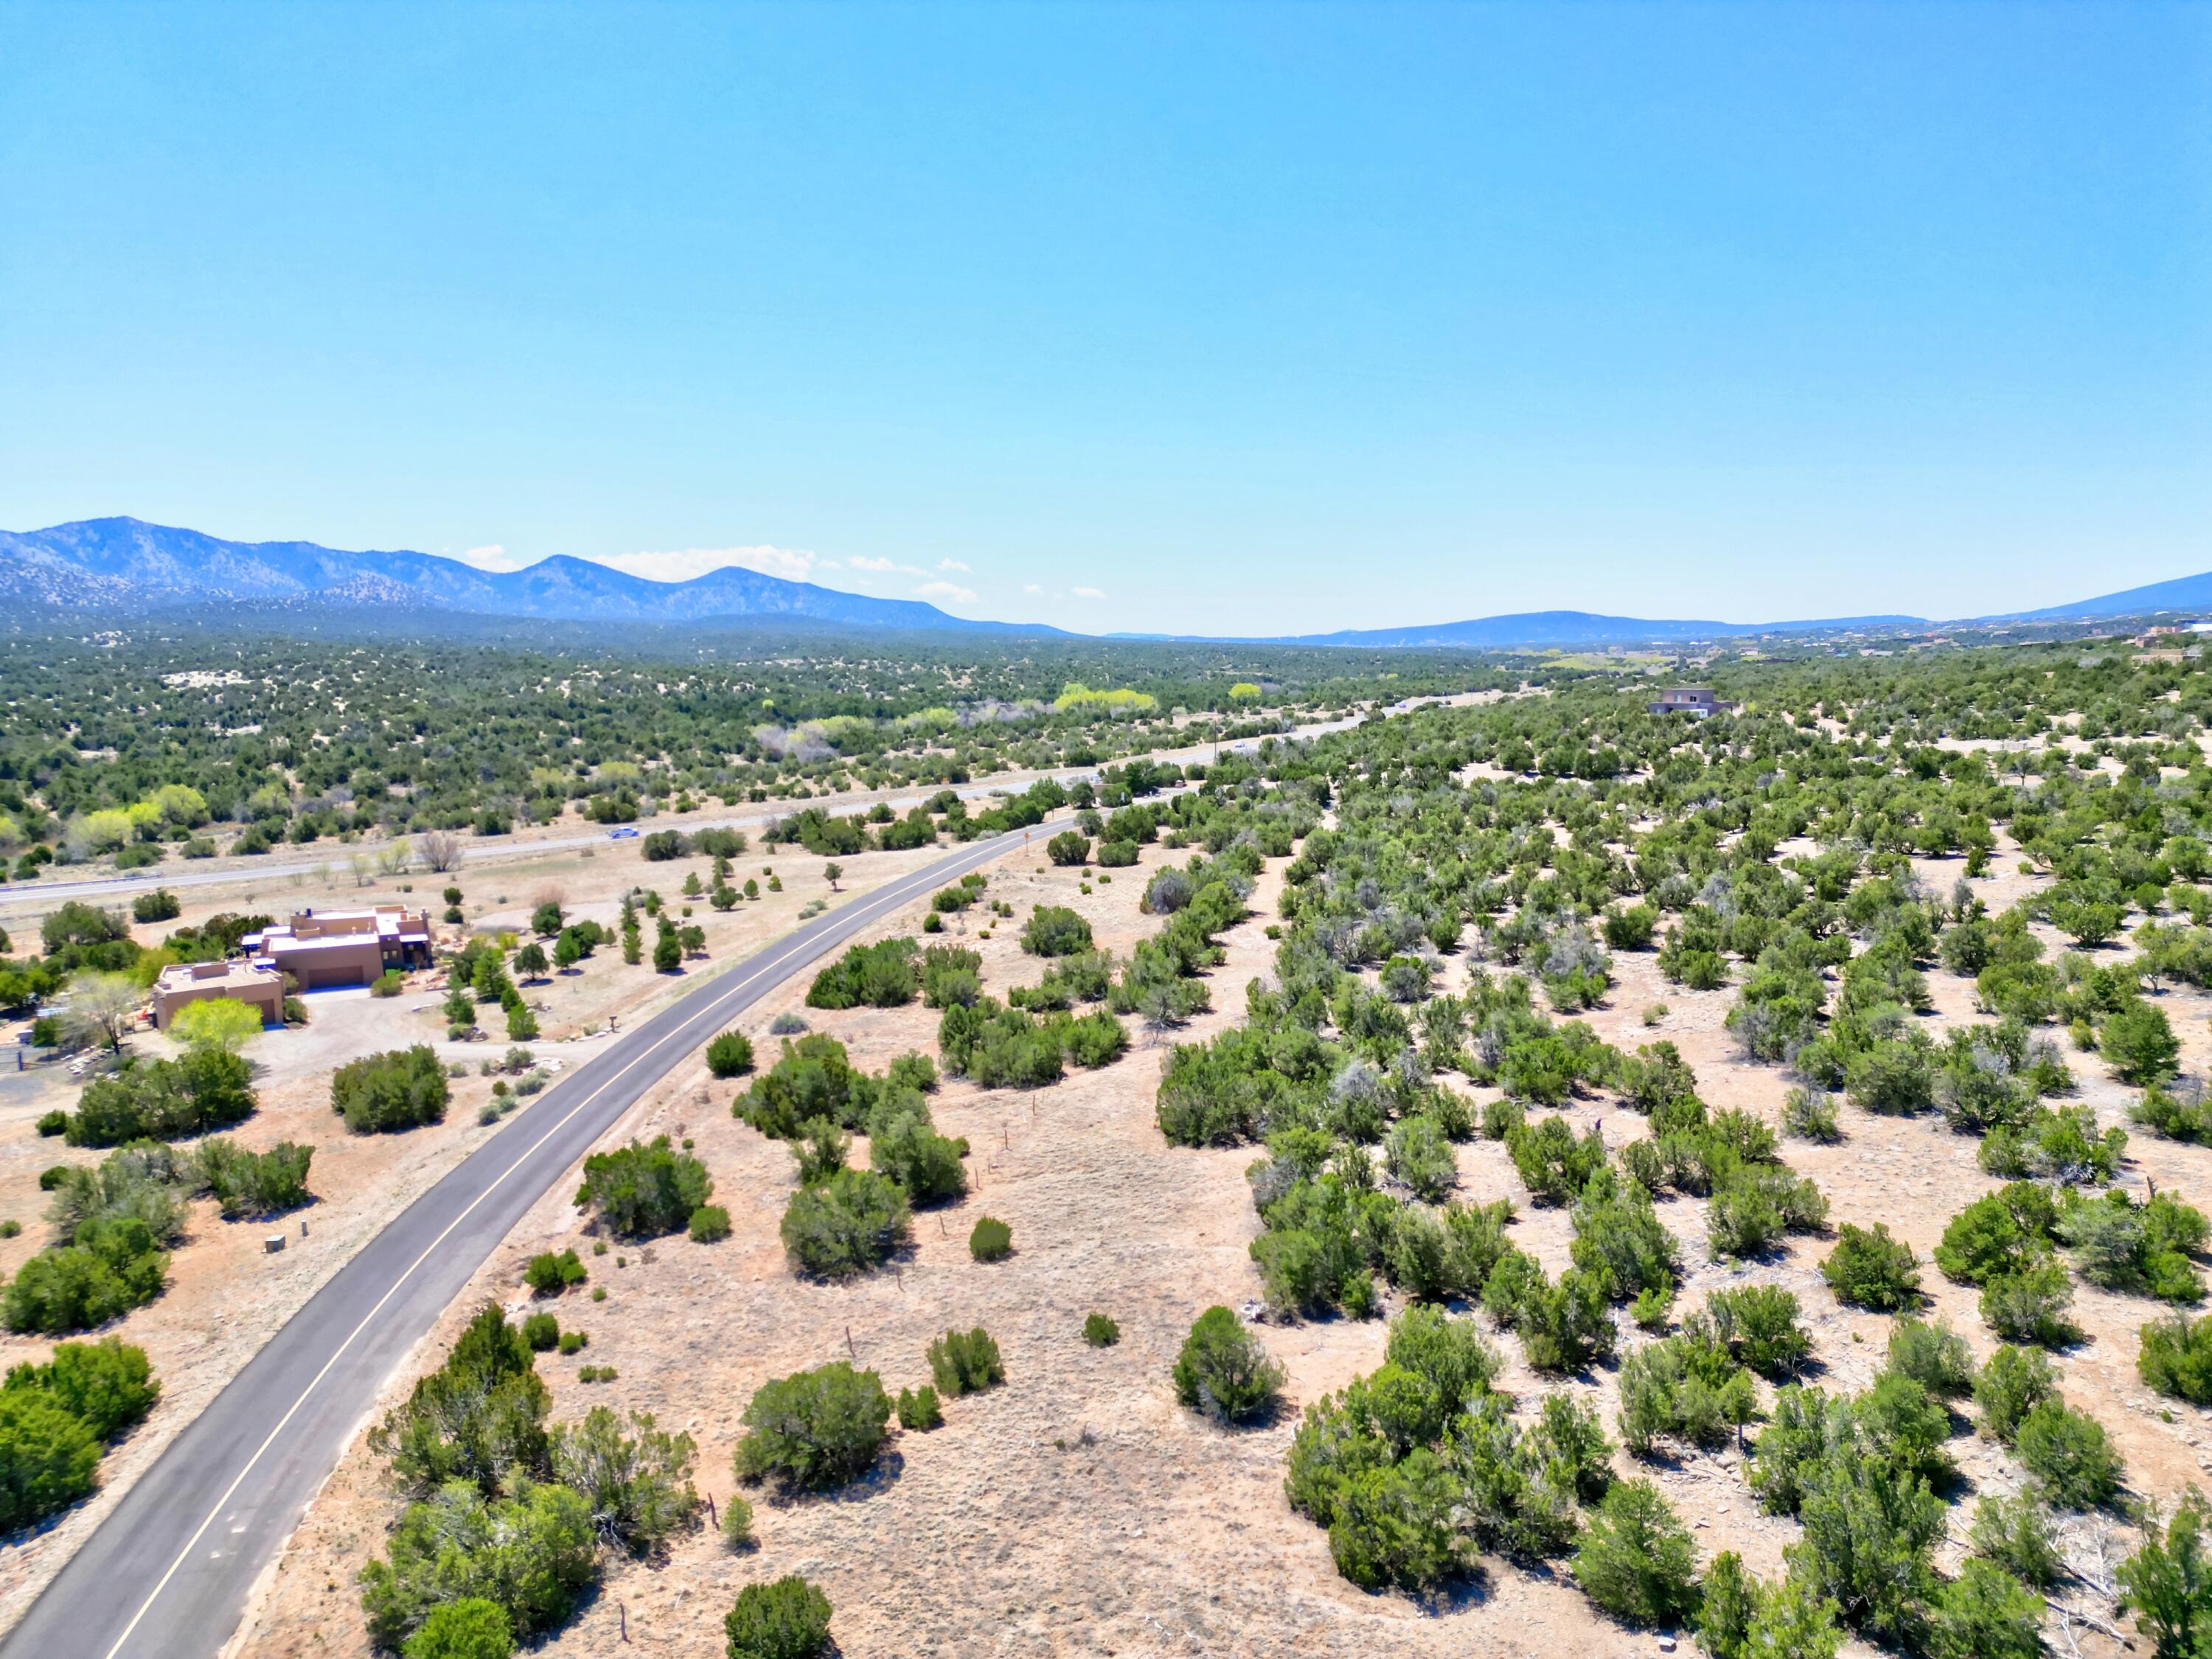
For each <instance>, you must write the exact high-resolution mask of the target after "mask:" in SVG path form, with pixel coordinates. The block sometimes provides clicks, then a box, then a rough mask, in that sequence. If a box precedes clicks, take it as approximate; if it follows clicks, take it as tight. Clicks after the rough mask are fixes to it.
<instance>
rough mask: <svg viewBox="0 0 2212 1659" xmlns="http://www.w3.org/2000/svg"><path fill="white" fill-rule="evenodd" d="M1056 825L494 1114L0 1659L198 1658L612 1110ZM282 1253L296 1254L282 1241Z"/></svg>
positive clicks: (855, 913)
mask: <svg viewBox="0 0 2212 1659" xmlns="http://www.w3.org/2000/svg"><path fill="white" fill-rule="evenodd" d="M1059 827H1060V826H1059V825H1057V824H1047V825H1042V826H1039V827H1036V828H1034V829H1025V830H1018V831H1014V832H1012V833H1010V834H1007V835H1004V836H997V837H995V838H994V839H992V840H988V841H981V842H975V843H973V844H972V845H970V846H968V847H964V848H961V849H959V850H958V851H957V852H955V853H952V854H949V855H948V856H946V857H945V858H943V859H939V860H937V862H935V863H934V864H932V865H929V866H927V867H926V868H924V869H921V870H919V871H916V872H915V873H914V874H912V875H909V876H906V877H902V878H900V879H899V880H897V881H895V882H893V883H891V884H890V885H888V886H886V887H883V888H880V889H878V890H876V891H875V892H872V893H870V894H868V895H866V896H865V897H861V898H857V899H854V900H853V901H852V902H848V903H847V904H844V905H842V906H840V907H839V908H836V909H834V910H831V911H830V912H829V914H827V915H823V916H821V917H819V918H817V920H815V921H811V922H809V923H807V924H806V925H805V927H801V928H799V930H798V931H797V932H796V933H791V934H789V935H787V936H786V937H785V938H784V939H781V940H779V941H778V942H777V943H775V944H774V945H769V947H768V948H766V949H765V950H763V951H760V952H759V953H758V954H757V955H755V956H753V957H749V958H747V959H746V960H745V961H744V962H743V963H739V964H738V966H737V967H735V968H734V969H731V970H730V971H728V972H726V973H724V974H721V975H717V976H716V977H715V978H714V979H711V980H708V981H706V982H705V983H704V984H702V985H701V986H700V987H698V988H697V989H696V990H695V991H692V992H690V993H689V994H686V995H685V996H684V997H682V998H681V999H680V1000H678V1001H677V1002H675V1003H674V1004H672V1005H671V1006H669V1007H667V1008H665V1009H664V1010H663V1011H662V1012H659V1013H658V1014H656V1015H654V1016H653V1018H650V1019H648V1020H647V1022H646V1023H645V1024H642V1025H641V1026H639V1027H638V1028H637V1029H636V1030H634V1031H630V1032H628V1033H626V1034H624V1035H623V1036H620V1037H619V1038H617V1041H616V1042H614V1043H613V1044H612V1045H611V1047H610V1048H608V1049H607V1050H606V1051H605V1053H603V1054H598V1055H596V1056H594V1057H593V1058H592V1060H589V1061H588V1062H586V1064H584V1065H583V1066H579V1067H578V1068H577V1069H576V1071H575V1072H574V1073H572V1074H570V1075H568V1076H566V1077H564V1078H562V1079H561V1080H560V1081H559V1082H557V1083H556V1084H554V1085H552V1086H551V1087H550V1088H549V1089H547V1090H546V1091H544V1093H543V1094H541V1095H539V1096H538V1097H537V1098H536V1099H535V1100H534V1101H533V1102H532V1103H531V1104H530V1105H529V1106H527V1107H526V1108H525V1109H523V1110H521V1111H520V1112H518V1113H516V1114H515V1115H514V1116H513V1117H512V1118H510V1119H508V1120H507V1125H506V1127H503V1128H502V1129H501V1130H500V1131H499V1132H498V1133H496V1134H495V1135H494V1136H493V1137H492V1138H491V1139H489V1141H487V1142H486V1143H485V1144H484V1145H483V1146H480V1147H478V1148H477V1150H476V1151H475V1152H472V1153H471V1154H470V1155H469V1157H468V1158H466V1159H465V1160H464V1161H463V1162H462V1163H461V1164H460V1165H459V1167H458V1168H456V1169H455V1170H453V1172H452V1173H451V1174H449V1175H447V1176H446V1177H445V1178H444V1179H443V1180H442V1181H441V1182H438V1183H437V1184H436V1185H435V1186H434V1187H432V1188H430V1190H429V1191H428V1192H426V1193H425V1194H422V1197H420V1198H418V1199H416V1200H415V1202H414V1203H413V1204H411V1205H410V1206H408V1207H407V1209H406V1210H405V1211H404V1212H402V1213H401V1214H400V1215H399V1217H398V1218H397V1219H395V1220H394V1221H393V1222H392V1224H391V1225H389V1226H387V1227H386V1228H385V1230H384V1231H382V1232H380V1233H379V1234H378V1235H377V1236H376V1237H374V1239H372V1240H371V1241H370V1242H369V1243H368V1245H367V1246H366V1247H365V1248H364V1249H362V1251H361V1252H360V1254H358V1255H356V1256H355V1257H354V1258H353V1260H352V1261H349V1262H348V1263H346V1265H345V1266H344V1267H342V1268H340V1269H339V1270H338V1272H337V1274H336V1275H335V1276H334V1277H332V1278H331V1280H330V1282H329V1283H328V1284H326V1285H324V1286H323V1288H322V1289H321V1290H320V1291H317V1292H316V1293H315V1295H314V1296H313V1297H312V1298H310V1299H309V1301H308V1302H307V1305H306V1306H305V1307H303V1308H301V1310H300V1311H299V1312H298V1313H296V1314H295V1315H294V1316H292V1318H291V1319H290V1320H289V1322H287V1323H286V1324H285V1325H284V1327H283V1328H282V1329H281V1330H279V1331H278V1332H277V1333H276V1336H275V1337H273V1338H272V1339H271V1340H270V1342H269V1344H268V1346H266V1347H264V1348H263V1349H262V1351H261V1352H259V1353H258V1354H257V1355H255V1356H254V1358H253V1359H252V1361H251V1362H250V1363H249V1364H247V1365H246V1369H245V1370H242V1371H240V1373H239V1374H238V1376H236V1377H234V1379H232V1381H231V1383H230V1386H229V1387H228V1388H226V1389H224V1390H223V1391H222V1393H221V1394H219V1395H216V1398H215V1400H214V1401H213V1402H212V1403H211V1404H210V1406H209V1407H207V1409H206V1410H205V1411H204V1412H202V1413H200V1415H199V1417H198V1418H197V1419H195V1420H194V1421H193V1422H192V1423H191V1425H189V1426H188V1427H186V1428H185V1431H184V1432H183V1433H181V1434H179V1436H178V1437H176V1439H175V1440H173V1441H172V1442H171V1443H170V1444H169V1446H168V1449H167V1450H165V1451H164V1452H163V1453H162V1454H161V1457H160V1458H159V1459H158V1460H157V1461H156V1462H155V1465H154V1467H153V1468H150V1469H149V1470H148V1471H147V1472H146V1473H145V1474H144V1475H143V1476H142V1477H141V1478H140V1480H138V1482H137V1485H136V1486H133V1487H132V1488H131V1491H130V1492H127V1493H126V1494H125V1496H124V1498H123V1501H122V1502H121V1503H120V1504H117V1506H116V1507H115V1510H114V1511H113V1512H112V1514H110V1515H109V1516H108V1517H107V1519H106V1521H104V1522H101V1523H100V1526H99V1527H98V1528H96V1529H95V1530H94V1533H93V1534H92V1536H91V1537H90V1538H89V1539H88V1540H87V1541H85V1543H84V1545H83V1547H82V1548H80V1549H79V1550H78V1551H77V1553H76V1556H75V1557H74V1558H72V1559H71V1560H70V1563H69V1565H67V1566H65V1567H64V1568H63V1570H62V1571H61V1573H60V1574H59V1575H58V1577H56V1578H55V1579H54V1581H53V1583H51V1584H50V1585H48V1586H47V1588H46V1592H45V1594H43V1595H40V1597H39V1599H38V1601H36V1602H35V1603H34V1604H33V1606H32V1607H31V1610H30V1612H29V1613H27V1614H26V1615H25V1617H24V1619H23V1620H22V1622H21V1624H19V1625H18V1626H16V1627H15V1630H14V1631H13V1632H10V1633H9V1636H8V1638H7V1640H6V1642H5V1643H4V1644H0V1659H125V1656H129V1659H157V1656H158V1659H185V1656H197V1655H205V1656H210V1659H211V1656H213V1655H215V1654H216V1652H217V1651H218V1650H220V1649H221V1648H222V1645H223V1644H224V1643H225V1642H226V1641H228V1639H229V1638H230V1637H231V1635H232V1632H233V1631H234V1627H235V1626H236V1625H237V1623H238V1620H239V1616H240V1611H241V1609H242V1607H243V1606H244V1604H245V1601H246V1595H247V1593H248V1591H249V1590H250V1589H252V1585H253V1583H254V1581H255V1579H256V1578H257V1577H258V1576H259V1574H260V1573H261V1571H262V1570H263V1568H264V1567H265V1566H266V1565H268V1563H269V1561H270V1559H271V1558H273V1557H274V1556H275V1554H276V1552H277V1551H278V1549H279V1548H281V1547H283V1543H284V1541H285V1540H286V1539H287V1538H289V1536H290V1535H291V1533H292V1530H293V1528H295V1527H296V1526H297V1525H298V1524H299V1521H300V1517H301V1513H302V1512H303V1511H304V1510H306V1508H307V1503H308V1501H309V1500H310V1499H311V1498H313V1496H314V1494H315V1493H316V1492H317V1491H318V1490H319V1489H320V1487H321V1486H322V1484H323V1482H324V1481H325V1480H326V1479H328V1478H329V1475H330V1473H331V1470H332V1469H333V1468H336V1467H337V1461H338V1458H339V1456H340V1455H342V1454H343V1451H344V1449H345V1448H346V1445H347V1443H348V1442H349V1440H350V1439H351V1437H352V1436H353V1434H354V1432H355V1431H356V1428H357V1427H358V1426H359V1425H361V1423H362V1420H363V1419H364V1417H365V1416H366V1414H367V1413H368V1411H369V1409H370V1407H372V1406H373V1404H374V1401H375V1400H376V1397H377V1395H378V1394H379V1393H380V1391H381V1390H382V1389H383V1387H384V1385H385V1383H386V1380H387V1379H388V1378H389V1377H390V1376H392V1372H393V1371H394V1370H396V1369H397V1368H398V1365H399V1364H400V1363H401V1362H402V1361H403V1360H404V1358H406V1356H407V1353H408V1352H409V1350H410V1349H411V1348H413V1347H414V1346H415V1345H416V1342H417V1341H419V1340H421V1339H422V1335H423V1334H424V1333H425V1332H427V1331H428V1330H429V1328H431V1326H432V1325H433V1324H434V1323H435V1322H436V1320H437V1318H438V1316H439V1315H440V1314H441V1313H442V1312H443V1311H444V1310H445V1309H446V1308H447V1306H448V1305H449V1304H451V1303H452V1302H453V1298H454V1297H457V1296H459V1294H460V1293H461V1291H462V1290H463V1289H464V1288H465V1286H466V1285H467V1283H468V1281H469V1279H470V1276H471V1274H473V1273H475V1272H476V1270H477V1267H480V1266H481V1265H483V1261H484V1260H485V1258H486V1257H487V1256H489V1255H490V1253H491V1251H492V1249H493V1248H494V1247H495V1246H496V1245H497V1244H498V1243H499V1242H500V1240H501V1239H502V1238H504V1237H506V1236H507V1233H508V1232H509V1231H511V1230H512V1229H513V1227H514V1225H515V1224H516V1223H517V1222H519V1221H520V1219H521V1218H522V1216H523V1214H524V1212H526V1211H527V1210H528V1209H529V1208H530V1206H532V1204H534V1203H536V1202H537V1201H538V1198H539V1197H540V1196H541V1195H542V1194H544V1192H545V1191H546V1189H547V1188H549V1187H550V1186H551V1185H552V1183H553V1182H555V1181H556V1180H557V1179H559V1178H560V1177H561V1176H562V1175H563V1174H564V1173H566V1172H567V1170H568V1169H569V1168H570V1166H571V1165H573V1164H574V1163H575V1162H576V1161H577V1159H579V1158H581V1157H582V1156H583V1154H584V1152H586V1150H587V1149H589V1148H590V1147H591V1146H592V1143H594V1142H595V1141H597V1140H598V1139H599V1137H600V1136H602V1135H603V1134H605V1133H606V1132H607V1130H608V1128H609V1127H611V1125H612V1124H613V1123H614V1122H615V1121H616V1120H617V1118H618V1117H620V1116H621V1115H622V1114H623V1112H624V1111H625V1110H627V1109H629V1106H630V1105H631V1103H634V1102H635V1100H636V1099H637V1098H638V1097H640V1096H641V1095H642V1094H643V1093H644V1092H645V1091H647V1089H649V1088H651V1087H652V1086H653V1084H654V1083H656V1082H658V1081H659V1079H661V1078H662V1077H663V1076H665V1074H666V1073H668V1072H669V1071H671V1069H672V1068H674V1067H675V1066H678V1064H680V1063H681V1062H682V1061H683V1060H684V1058H685V1057H686V1056H687V1055H689V1054H692V1053H694V1052H695V1051H696V1050H697V1049H698V1048H700V1046H701V1045H702V1044H703V1043H704V1042H706V1041H707V1039H708V1037H709V1036H713V1035H714V1033H715V1032H716V1031H718V1030H721V1029H722V1027H724V1026H725V1025H726V1024H729V1022H730V1021H731V1020H732V1018H735V1017H736V1016H737V1015H738V1013H739V1012H742V1011H743V1010H744V1009H745V1008H747V1007H749V1006H751V1004H752V1003H754V1002H755V1001H757V1000H758V999H759V998H761V997H762V996H763V995H764V994H767V993H768V992H769V991H772V990H774V989H775V987H777V986H779V985H781V984H782V983H783V982H784V981H786V980H787V979H789V978H790V977H791V976H792V975H793V974H796V973H799V972H801V971H802V970H804V969H805V968H807V967H808V966H809V965H810V964H811V963H813V962H814V961H816V960H817V958H819V957H822V956H823V955H824V954H825V953H826V952H828V951H832V950H835V949H836V947H838V946H839V945H842V944H844V943H845V942H846V941H847V940H848V939H850V938H851V937H852V936H853V935H854V934H855V933H859V932H860V931H861V930H862V929H863V928H865V927H869V926H870V925H872V923H874V922H876V921H880V920H881V919H882V918H883V917H884V916H885V915H889V914H890V912H892V911H894V910H896V909H897V908H900V907H901V906H902V905H905V904H908V903H911V902H914V901H915V899H917V898H920V897H921V896H923V895H925V894H927V893H929V892H931V891H933V890H935V889H937V888H939V887H941V886H943V885H944V884H945V883H946V882H947V881H950V880H951V879H952V878H956V877H957V876H959V875H962V874H963V873H964V872H968V871H969V870H973V869H975V868H976V867H978V866H981V865H984V864H987V863H989V862H991V861H992V860H994V859H998V858H1001V857H1003V856H1005V855H1006V854H1008V853H1011V852H1015V851H1018V850H1019V849H1020V848H1024V847H1025V846H1027V845H1029V844H1030V843H1031V842H1033V841H1035V840H1036V839H1038V838H1040V837H1042V836H1048V835H1049V834H1050V833H1051V832H1052V831H1053V830H1054V829H1057V828H1059ZM291 1247H292V1248H295V1249H313V1248H315V1246H314V1243H313V1239H312V1238H310V1239H308V1240H307V1241H306V1242H305V1243H304V1244H303V1243H301V1241H300V1240H299V1239H298V1238H297V1237H294V1239H293V1241H292V1246H291Z"/></svg>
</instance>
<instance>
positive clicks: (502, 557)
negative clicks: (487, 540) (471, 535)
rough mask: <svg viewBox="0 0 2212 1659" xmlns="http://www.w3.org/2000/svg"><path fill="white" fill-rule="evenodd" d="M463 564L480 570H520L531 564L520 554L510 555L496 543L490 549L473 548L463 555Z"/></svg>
mask: <svg viewBox="0 0 2212 1659" xmlns="http://www.w3.org/2000/svg"><path fill="white" fill-rule="evenodd" d="M461 562H462V563H463V564H472V565H474V566H475V567H476V568H477V569H479V570H520V569H521V568H523V567H524V566H525V565H526V564H528V563H530V562H531V561H530V560H528V559H526V558H524V557H523V556H521V555H520V553H509V552H508V551H507V549H506V548H504V547H502V546H501V545H500V544H499V543H497V542H494V543H493V544H491V545H490V546H489V547H472V548H471V549H469V550H468V551H467V552H465V553H464V554H462V555H461Z"/></svg>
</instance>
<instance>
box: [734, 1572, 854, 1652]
mask: <svg viewBox="0 0 2212 1659" xmlns="http://www.w3.org/2000/svg"><path fill="white" fill-rule="evenodd" d="M722 1627H723V1629H724V1631H725V1632H726V1633H727V1634H728V1637H729V1659H824V1656H826V1655H828V1654H829V1652H831V1651H832V1648H833V1644H832V1643H831V1642H830V1639H829V1597H828V1596H826V1595H823V1593H822V1592H821V1591H820V1590H818V1589H815V1588H814V1586H813V1585H811V1584H810V1583H807V1582H806V1580H805V1579H804V1578H801V1577H799V1575H798V1574H796V1573H793V1574H791V1575H789V1576H787V1577H782V1578H779V1579H777V1580H775V1583H768V1584H748V1585H746V1586H745V1587H744V1589H741V1590H739V1591H738V1600H737V1605H736V1606H734V1607H732V1608H731V1609H730V1611H729V1613H728V1616H727V1617H726V1618H725V1619H724V1620H723V1621H722Z"/></svg>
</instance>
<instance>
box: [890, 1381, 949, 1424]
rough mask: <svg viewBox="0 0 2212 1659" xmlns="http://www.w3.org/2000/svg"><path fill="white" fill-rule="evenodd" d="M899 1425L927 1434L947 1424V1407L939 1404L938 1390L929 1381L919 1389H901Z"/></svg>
mask: <svg viewBox="0 0 2212 1659" xmlns="http://www.w3.org/2000/svg"><path fill="white" fill-rule="evenodd" d="M898 1421H899V1427H901V1428H902V1429H912V1430H914V1431H916V1432H918V1433H923V1434H927V1432H928V1431H930V1430H932V1429H941V1428H943V1427H944V1426H945V1409H944V1407H941V1406H940V1405H939V1404H938V1400H937V1390H936V1389H933V1388H932V1387H930V1385H929V1384H928V1383H923V1384H922V1385H921V1387H920V1388H919V1389H900V1390H899V1396H898Z"/></svg>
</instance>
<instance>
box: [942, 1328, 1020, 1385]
mask: <svg viewBox="0 0 2212 1659" xmlns="http://www.w3.org/2000/svg"><path fill="white" fill-rule="evenodd" d="M928 1358H929V1374H930V1375H931V1376H933V1377H935V1378H936V1379H937V1386H938V1387H939V1389H943V1390H944V1392H945V1397H946V1398H947V1399H949V1400H957V1399H959V1398H960V1397H961V1395H969V1394H981V1392H982V1391H983V1390H984V1389H995V1388H997V1387H998V1386H999V1384H1000V1383H1003V1382H1005V1381H1006V1366H1005V1364H1003V1363H1002V1362H1001V1361H1000V1358H999V1345H998V1343H997V1342H996V1341H995V1340H993V1338H992V1336H991V1334H990V1333H989V1332H987V1331H986V1330H985V1329H984V1328H982V1327H981V1325H978V1326H976V1327H975V1329H973V1330H970V1331H947V1332H945V1334H944V1335H942V1336H940V1337H938V1338H936V1339H935V1340H933V1341H932V1342H931V1343H930V1345H929V1354H928Z"/></svg>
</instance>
